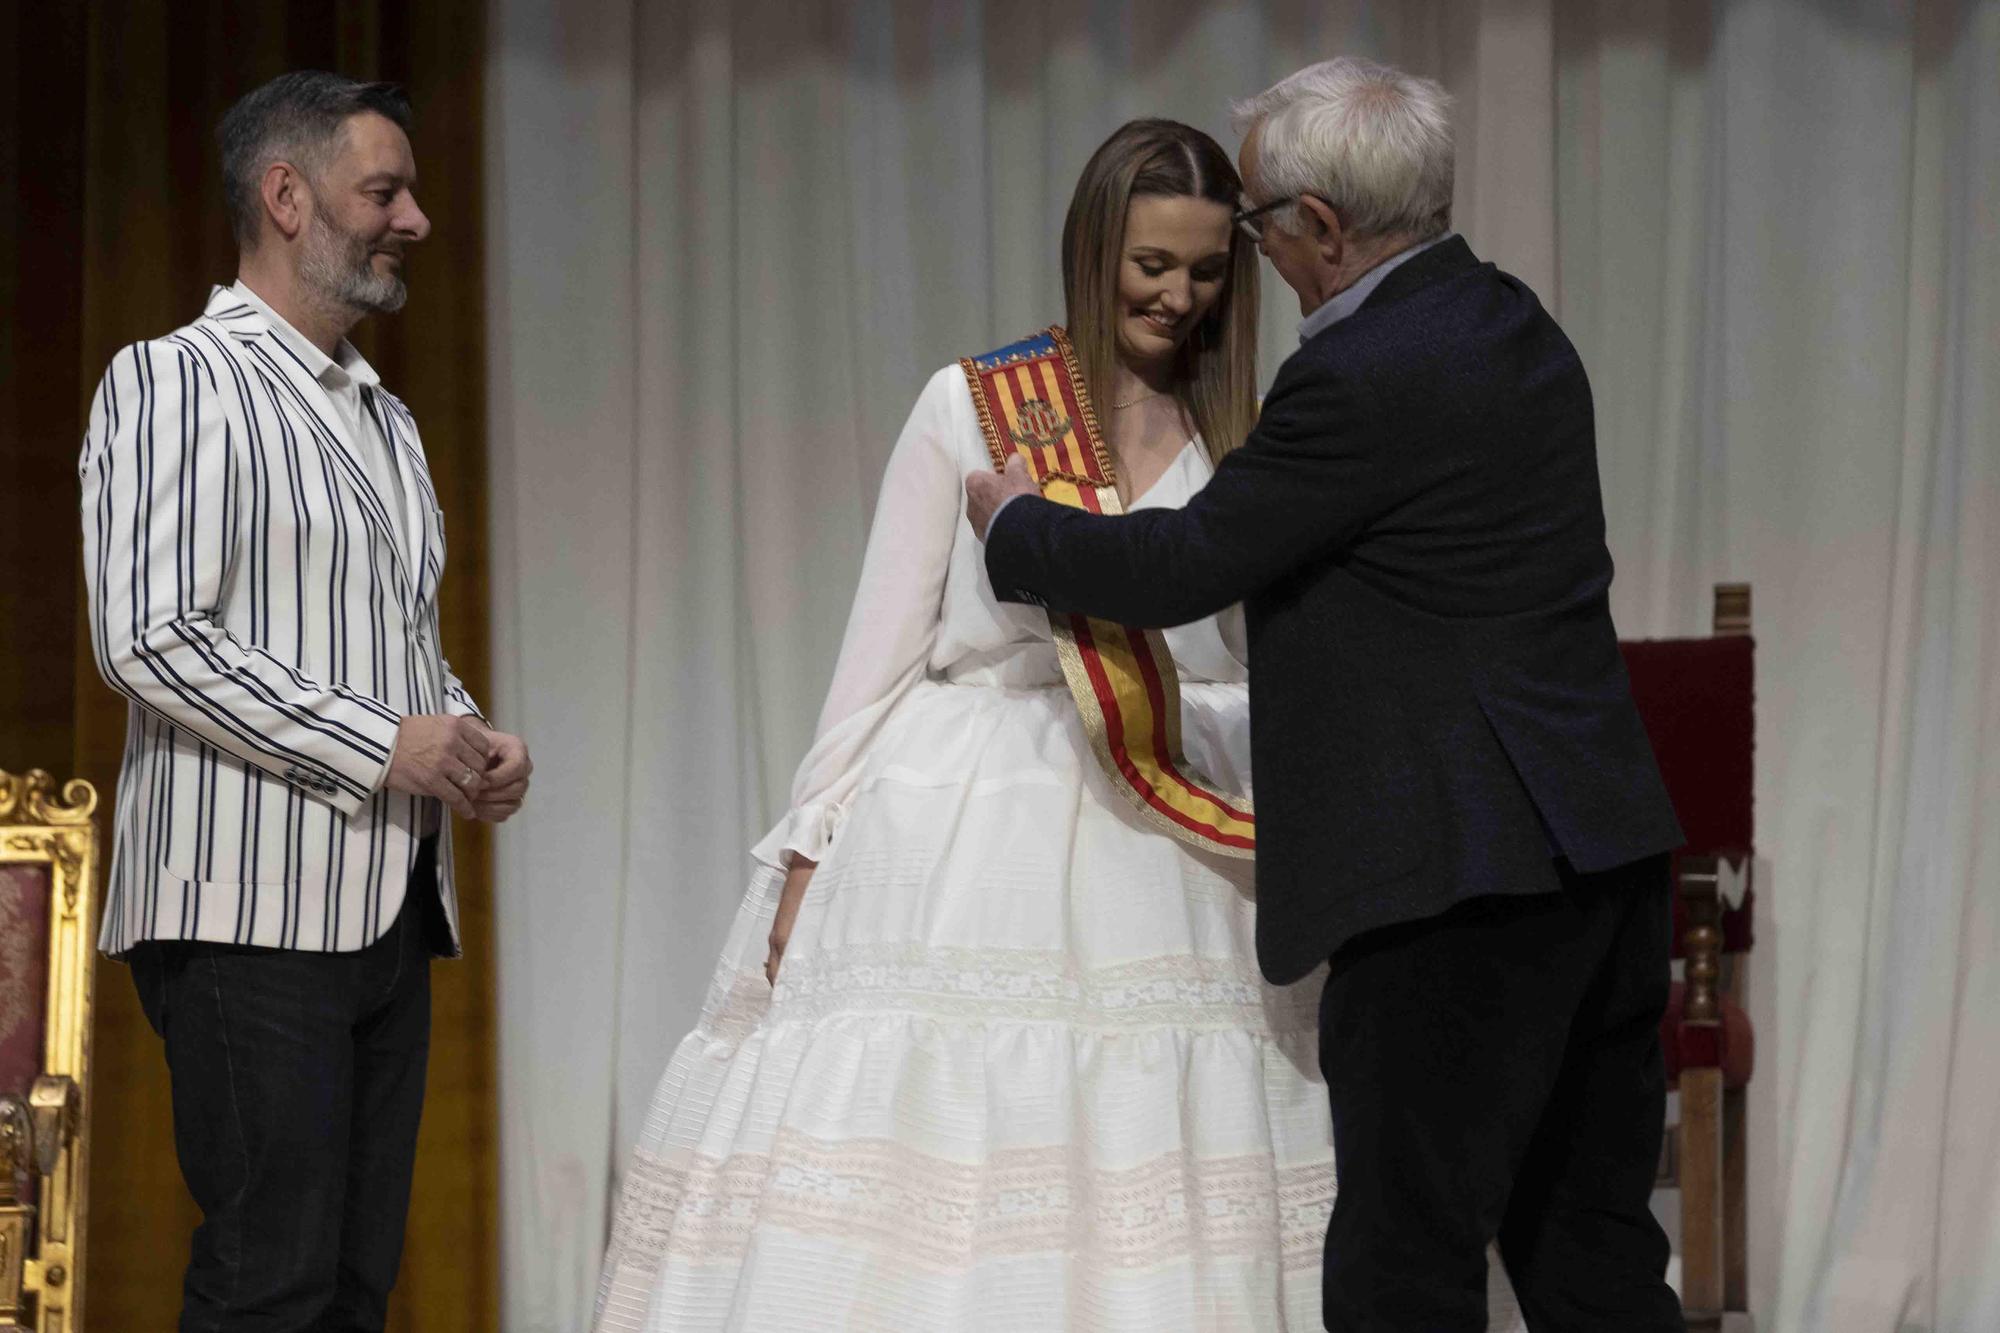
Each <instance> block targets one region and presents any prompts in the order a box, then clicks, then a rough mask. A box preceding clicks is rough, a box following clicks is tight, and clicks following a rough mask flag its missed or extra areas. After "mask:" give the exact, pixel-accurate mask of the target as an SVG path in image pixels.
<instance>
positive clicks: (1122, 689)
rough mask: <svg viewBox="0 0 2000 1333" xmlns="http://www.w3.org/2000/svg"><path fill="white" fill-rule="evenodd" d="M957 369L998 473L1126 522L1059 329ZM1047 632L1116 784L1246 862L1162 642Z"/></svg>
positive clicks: (1128, 635) (1230, 807)
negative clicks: (1193, 735)
mask: <svg viewBox="0 0 2000 1333" xmlns="http://www.w3.org/2000/svg"><path fill="white" fill-rule="evenodd" d="M959 364H960V365H962V366H963V367H964V368H965V378H966V382H967V383H969V384H970V385H971V386H972V402H973V405H974V406H975V407H976V408H977V409H978V411H979V428H980V430H981V431H983V432H984V433H985V436H986V448H987V451H988V452H989V453H990V454H991V455H992V456H993V465H994V467H996V468H1004V467H1005V466H1006V465H1007V460H1008V458H1010V457H1012V456H1013V455H1014V454H1016V453H1019V454H1021V455H1022V456H1023V457H1024V458H1025V459H1026V460H1027V463H1028V470H1029V472H1030V473H1031V474H1032V475H1033V477H1034V479H1035V481H1036V483H1037V484H1038V485H1040V487H1041V489H1042V497H1043V498H1044V499H1047V500H1053V501H1055V502H1056V503H1057V504H1064V505H1070V506H1072V507H1073V508H1077V509H1082V510H1086V511H1088V512H1090V513H1093V514H1118V513H1122V512H1123V509H1124V507H1123V506H1122V505H1121V504H1120V503H1119V501H1118V487H1117V476H1116V473H1115V472H1114V470H1113V468H1112V465H1111V455H1110V452H1109V451H1108V450H1107V449H1106V448H1105V446H1104V438H1103V434H1102V432H1101V431H1100V430H1099V429H1098V425H1097V417H1096V414H1095V413H1093V412H1092V411H1091V407H1090V398H1089V395H1088V394H1086V393H1085V391H1084V386H1083V376H1082V375H1081V374H1080V373H1079V372H1078V370H1077V363H1076V352H1075V349H1074V348H1072V347H1071V346H1070V342H1069V335H1068V334H1067V333H1065V332H1064V330H1063V329H1062V327H1061V326H1060V325H1052V326H1050V328H1048V329H1047V330H1046V331H1045V332H1042V333H1038V334H1036V335H1035V336H1034V337H1032V338H1027V339H1025V340H1023V341H1021V342H1017V343H1014V344H1012V345H1010V346H1007V347H1003V348H1001V349H1000V350H999V351H997V352H989V353H987V354H986V355H985V356H973V357H967V358H965V360H963V361H962V362H960V363H959ZM1162 577H1170V575H1167V574H1165V573H1164V572H1163V574H1162ZM1049 624H1050V626H1051V628H1052V629H1053V630H1054V631H1055V640H1056V651H1057V653H1058V655H1059V656H1060V657H1061V658H1062V665H1063V676H1064V678H1065V679H1066V680H1067V681H1068V682H1069V692H1070V695H1071V697H1073V698H1074V699H1075V700H1076V707H1077V712H1078V713H1079V714H1080V715H1081V717H1082V719H1083V728H1084V730H1085V731H1086V732H1087V733H1088V734H1089V736H1090V744H1091V748H1092V749H1093V750H1095V751H1096V752H1097V759H1098V763H1099V764H1101V765H1102V766H1103V768H1104V771H1105V773H1106V774H1107V775H1108V776H1109V777H1110V778H1111V781H1112V784H1113V785H1114V786H1116V787H1117V788H1118V789H1119V790H1120V791H1122V792H1124V793H1125V795H1126V796H1128V797H1129V798H1130V799H1131V800H1132V802H1133V804H1134V805H1135V806H1137V807H1138V810H1139V812H1140V814H1142V815H1144V816H1145V817H1146V819H1148V820H1149V821H1150V822H1152V823H1153V824H1155V825H1156V826H1158V827H1159V828H1161V829H1163V830H1164V831H1166V832H1167V833H1170V834H1172V835H1173V836H1174V837H1176V838H1179V839H1181V841H1183V842H1186V843H1190V844H1192V845H1193V846H1196V847H1200V848H1203V849H1204V850H1207V851H1211V852H1216V853H1220V854H1221V855H1224V856H1240V857H1248V856H1251V855H1253V854H1254V853H1255V851H1256V846H1257V841H1256V837H1257V824H1256V816H1255V814H1254V813H1253V812H1252V810H1251V805H1250V802H1249V801H1248V800H1247V799H1245V798H1243V797H1241V796H1234V795H1230V794H1228V793H1225V792H1223V791H1221V790H1220V789H1219V788H1218V787H1217V785H1216V784H1215V783H1213V782H1211V781H1209V780H1208V779H1207V778H1204V777H1203V776H1202V775H1201V774H1200V773H1198V772H1196V771H1195V770H1194V768H1193V767H1191V766H1190V765H1189V763H1188V761H1187V758H1186V756H1185V755H1183V754H1182V752H1181V694H1180V678H1179V677H1178V676H1177V675H1176V674H1175V671H1174V663H1173V658H1172V657H1171V656H1169V655H1168V653H1167V644H1166V640H1165V638H1164V637H1163V636H1162V635H1161V634H1160V632H1159V631H1158V630H1150V629H1134V628H1131V627H1130V626H1126V625H1117V624H1113V623H1112V622H1110V621H1108V620H1095V619H1092V618H1091V617H1089V616H1083V615H1074V614H1071V613H1069V612H1062V611H1051V612H1049Z"/></svg>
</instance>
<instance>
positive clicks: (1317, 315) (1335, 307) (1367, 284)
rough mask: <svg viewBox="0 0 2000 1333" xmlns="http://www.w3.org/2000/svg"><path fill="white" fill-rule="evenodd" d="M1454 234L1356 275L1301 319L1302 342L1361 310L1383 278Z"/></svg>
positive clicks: (1420, 246)
mask: <svg viewBox="0 0 2000 1333" xmlns="http://www.w3.org/2000/svg"><path fill="white" fill-rule="evenodd" d="M1453 234H1454V233H1452V232H1446V233H1445V234H1444V235H1442V236H1438V237H1435V238H1433V239H1431V240H1428V241H1422V242H1419V243H1418V244H1416V245H1413V246H1411V247H1410V248H1409V249H1407V250H1399V251H1397V252H1396V253H1395V254H1393V255H1390V256H1389V257H1388V258H1387V259H1385V260H1383V261H1382V262H1381V263H1379V264H1377V265H1376V266H1375V267H1374V268H1371V269H1369V270H1368V271H1367V272H1366V273H1364V274H1362V275H1361V276H1360V277H1358V278H1356V279H1355V280H1354V285H1353V286H1352V287H1349V288H1347V289H1346V290H1344V291H1339V292H1335V293H1334V295H1333V298H1332V299H1331V300H1329V301H1328V302H1327V303H1326V304H1325V305H1323V306H1321V307H1320V308H1319V309H1317V310H1315V311H1313V312H1312V313H1311V314H1310V315H1307V316H1306V317H1305V319H1304V320H1302V321H1301V322H1300V324H1299V341H1300V342H1305V341H1307V340H1308V339H1311V338H1313V337H1315V336H1316V335H1318V334H1321V333H1324V332H1325V331H1326V330H1328V329H1330V328H1332V327H1333V326H1334V325H1335V324H1338V323H1339V322H1340V321H1341V320H1343V319H1346V318H1347V317H1348V316H1349V315H1351V314H1353V313H1354V312H1355V311H1357V310H1359V309H1360V308H1361V306H1362V303H1363V302H1365V301H1366V300H1367V299H1368V298H1369V297H1370V296H1372V295H1373V294H1374V292H1375V289H1376V288H1377V287H1380V286H1381V285H1382V279H1384V278H1386V277H1388V276H1389V275H1390V274H1391V273H1394V272H1395V271H1396V269H1397V268H1398V267H1399V266H1401V265H1403V264H1405V263H1408V262H1409V261H1410V260H1412V259H1415V258H1416V257H1417V256H1418V255H1420V254H1422V253H1423V252H1424V251H1426V250H1428V249H1430V248H1431V247H1432V246H1434V245H1441V244H1443V243H1444V242H1445V241H1448V240H1450V239H1451V238H1452V236H1453Z"/></svg>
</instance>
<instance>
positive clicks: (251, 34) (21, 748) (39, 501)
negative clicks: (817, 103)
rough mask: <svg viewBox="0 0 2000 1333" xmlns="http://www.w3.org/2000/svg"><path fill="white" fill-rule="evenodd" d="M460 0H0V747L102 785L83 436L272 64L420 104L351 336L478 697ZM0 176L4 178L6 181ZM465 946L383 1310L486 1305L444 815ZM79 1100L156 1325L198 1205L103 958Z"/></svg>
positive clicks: (489, 1314) (489, 994) (192, 274)
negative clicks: (396, 310) (411, 246)
mask: <svg viewBox="0 0 2000 1333" xmlns="http://www.w3.org/2000/svg"><path fill="white" fill-rule="evenodd" d="M484 26H485V6H484V4H483V3H482V0H444V2H442V3H428V4H423V5H405V4H401V3H397V0H337V2H334V0H288V2H287V3H270V2H269V0H263V2H260V0H238V2H236V3H227V2H224V0H206V2H204V0H175V3H174V4H171V5H165V4H157V3H153V2H152V0H126V2H125V3H108V2H106V0H74V2H71V0H64V2H63V3H56V4H48V5H3V6H0V90H5V91H0V181H4V182H10V183H11V187H10V188H11V192H12V193H13V195H14V198H13V200H12V201H11V206H10V207H9V208H7V209H6V210H5V212H4V215H0V446H4V447H0V562H4V563H0V764H4V765H5V766H6V767H7V768H9V769H12V770H13V771H16V772H19V771H21V770H23V769H26V768H28V767H31V766H33V767H42V768H47V769H50V770H52V771H54V772H56V773H57V774H58V775H63V776H69V775H75V776H81V777H86V778H89V779H90V780H91V781H92V782H94V783H96V784H97V786H98V789H99V790H100V791H101V792H102V793H104V794H105V797H106V800H105V802H104V805H103V807H102V808H103V809H105V810H106V811H107V812H108V810H109V807H110V804H111V802H110V800H109V797H110V794H111V792H112V790H113V787H114V785H115V783H116V781H117V774H118V763H119V755H120V751H121V747H122V745H123V739H124V725H125V722H124V719H125V706H124V702H123V700H122V699H120V698H118V697H117V696H115V695H113V694H112V693H111V691H110V690H109V689H107V688H106V687H105V686H104V685H103V684H102V683H101V682H100V681H99V680H98V678H97V674H96V668H95V665H94V662H93V660H92V655H91V648H90V641H89V635H88V631H87V629H86V625H85V621H84V619H83V610H82V608H83V588H82V584H81V563H80V559H79V554H78V552H79V538H78V529H77V481H76V457H77V446H78V443H79V441H80V440H81V439H82V436H83V427H84V423H85V420H86V418H87V415H88V404H89V397H90V394H91V392H92V390H93V389H94V388H95V386H96V383H97V378H98V376H99V375H100V374H101V373H102V372H103V369H104V366H105V364H106V363H107V362H108V360H109V359H110V357H111V355H112V353H113V352H115V351H116V350H117V349H118V348H119V347H121V346H123V345H124V344H126V343H129V342H132V341H135V340H137V339H140V338H148V337H158V336H160V335H161V334H164V333H167V332H169V331H171V330H172V329H174V328H177V327H179V326H180V325H182V324H185V323H187V322H188V321H189V320H190V319H192V318H193V317H194V316H195V315H197V314H199V313H200V311H201V308H202V305H203V302H204V300H205V299H206V296H207V291H208V288H209V286H210V285H211V284H214V283H218V282H224V283H226V282H228V281H230V280H232V279H233V277H234V275H235V252H234V248H233V246H232V243H231V240H230V235H229V228H228V224H227V221H226V219H225V217H224V213H223V207H222V190H221V179H220V173H219V169H218V167H217V165H216V161H215V151H214V126H215V122H216V121H217V119H218V118H219V117H220V116H221V114H222V112H223V110H224V109H225V108H226V107H227V106H228V105H229V104H230V102H232V101H233V100H235V98H237V97H238V96H240V95H241V94H242V93H244V92H247V91H248V90H249V89H251V88H253V87H255V86H256V85H258V84H260V83H262V82H263V81H265V80H266V79H269V78H271V77H272V76H273V75H276V74H279V73H282V72H283V71H285V70H287V69H332V70H338V71H340V72H342V73H346V74H351V75H354V76H355V77H358V78H380V79H390V80H393V81H395V82H397V83H400V84H402V85H404V87H406V88H407V89H408V90H409V93H410V96H411V100H412V101H413V102H414V104H415V106H416V116H417V119H416V125H415V130H414V133H413V136H412V137H413V139H414V142H415V148H416V157H417V170H418V174H419V177H420V182H419V186H418V191H417V195H418V198H419V200H420V201H421V202H422V204H423V206H424V208H425V211H426V212H428V213H429V215H430V217H431V220H432V223H433V225H434V227H435V231H434V232H433V234H432V236H431V237H430V239H429V240H428V241H427V242H426V243H425V244H424V245H423V246H422V247H420V248H419V249H417V250H416V251H413V252H412V256H411V261H410V303H409V306H408V308H407V309H406V310H405V311H404V312H403V313H402V314H400V315H397V316H394V317H390V318H386V319H374V320H370V321H368V322H367V323H366V324H364V325H363V326H362V328H361V329H360V330H359V331H358V332H357V335H356V339H355V341H356V343H357V345H358V346H360V347H361V349H362V352H363V354H364V355H366V356H367V357H368V359H369V360H370V361H371V362H373V363H374V365H375V366H376V367H377V368H378V369H379V370H380V371H381V373H382V378H383V380H384V382H385V383H387V384H388V385H389V386H390V387H391V388H392V389H394V390H395V391H396V393H397V394H398V395H400V396H401V397H402V398H403V399H404V400H405V401H407V402H408V403H409V405H410V407H411V409H412V410H413V411H414V412H415V413H416V416H417V420H418V422H419V424H420V425H421V426H422V428H423V433H424V443H425V447H426V449H427V451H428V453H429V455H430V465H431V473H432V477H433V479H434V480H435V482H436V484H437V489H438V496H439V498H440V500H441V501H442V502H443V505H444V510H445V521H446V525H447V529H448V531H449V533H450V537H451V558H450V566H449V568H448V569H447V571H446V574H445V580H444V587H443V593H442V611H443V620H444V630H445V638H446V645H445V647H446V652H447V654H448V655H449V656H450V658H451V661H452V664H453V666H454V667H455V668H456V669H457V670H458V672H459V674H460V675H461V676H462V677H464V678H465V680H466V681H467V683H468V684H469V685H470V686H471V687H472V689H473V691H474V693H475V695H483V691H484V686H485V685H486V682H487V679H488V671H487V666H488V646H487V643H488V634H487V614H486V605H487V599H486V504H485V495H486V485H485V482H486V477H485V290H484V282H483V249H484V247H483V234H482V221H481V203H482V181H481V163H482V144H481V118H482V110H483V107H482V92H483V71H482V60H483V55H484V51H483V41H482V37H483V31H484ZM0 188H9V187H0ZM460 834H461V835H462V837H461V842H460V847H461V855H460V857H459V862H458V867H459V868H458V874H459V894H460V902H461V904H462V913H463V924H464V930H465V936H466V939H465V945H466V957H465V959H464V960H463V961H460V962H455V963H448V964H440V965H438V967H437V968H436V969H435V972H434V974H433V981H434V987H435V990H434V1019H433V1022H434V1032H433V1038H432V1048H431V1060H430V1086H429V1096H428V1100H427V1102H426V1105H425V1111H424V1122H423V1132H422V1137H421V1140H420V1143H419V1148H418V1154H419V1155H418V1161H417V1172H416V1186H415V1193H414V1198H413V1200H412V1203H411V1210H410V1226H409V1239H408V1242H407V1245H406V1246H405V1250H404V1258H403V1272H402V1279H401V1281H400V1283H399V1284H398V1287H397V1292H396V1300H395V1306H394V1309H393V1311H392V1315H391V1321H390V1327H391V1328H392V1329H399V1330H410V1329H421V1330H423V1333H458V1331H459V1330H465V1331H466V1333H475V1331H476V1333H490V1330H492V1329H494V1328H497V1327H498V1326H499V1322H500V1321H499V1317H498V1306H499V1295H498V1237H499V1225H498V1218H497V1208H496V1203H497V1198H498V1180H497V1168H496V1164H495V1147H496V1138H497V1134H496V1122H495V1105H494V1087H495V1074H494V1049H495V1043H494V1030H493V1023H494V1010H493V971H492V959H493V948H492V940H493V923H492V897H491V893H490V886H491V878H492V877H491V864H492V859H491V848H490V845H489V843H488V840H487V839H486V837H485V836H484V831H483V830H482V829H477V828H474V829H466V828H463V827H461V829H460ZM97 986H98V990H97V1009H96V1017H95V1041H96V1048H95V1064H96V1075H95V1077H96V1086H95V1088H94V1090H93V1091H94V1095H93V1097H92V1111H93V1116H94V1120H93V1127H92V1155H93V1159H94V1161H93V1179H92V1181H91V1191H90V1209H91V1222H90V1227H91V1241H90V1254H89V1257H88V1262H87V1269H86V1275H85V1280H86V1283H87V1287H86V1297H85V1298H86V1302H87V1306H86V1308H87V1309H88V1310H89V1312H90V1324H91V1327H92V1328H93V1329H104V1330H110V1329H119V1330H124V1329H133V1330H137V1329H162V1328H169V1327H171V1326H172V1324H173V1312H174V1311H175V1310H176V1309H177V1308H178V1305H179V1288H180V1274H181V1268H182V1265H183V1264H184V1263H185V1261H186V1258H187V1237H188V1234H189V1232H190V1231H191V1230H192V1228H193V1226H194V1224H195V1222H196V1220H197V1214H196V1212H195V1209H194V1205H193V1203H192V1202H191V1201H190V1200H189V1199H188V1197H187V1194H186V1191H185V1189H184V1188H183V1186H182V1185H181V1181H180V1175H179V1170H178V1167H177V1165H176V1163H175V1160H174V1150H173V1138H172V1130H171V1112H170V1107H169V1100H168V1089H167V1075H166V1065H165V1061H164V1058H163V1056H162V1053H161V1049H160V1044H159V1042H158V1040H157V1039H156V1038H155V1037H154V1036H153V1034H152V1032H151V1031H150V1030H149V1029H148V1028H147V1026H146V1023H145V1019H144V1018H143V1017H142V1016H141V1015H140V1013H139V1010H138V1006H137V1004H136V1002H135V1000H134V997H133V992H132V985H131V981H130V979H129V977H128V976H127V975H126V971H125V969H124V967H123V966H122V965H119V964H116V963H105V962H102V961H100V964H99V967H98V976H97Z"/></svg>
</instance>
